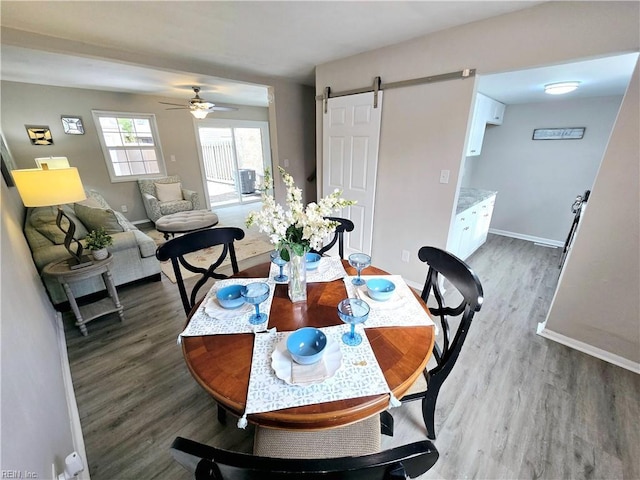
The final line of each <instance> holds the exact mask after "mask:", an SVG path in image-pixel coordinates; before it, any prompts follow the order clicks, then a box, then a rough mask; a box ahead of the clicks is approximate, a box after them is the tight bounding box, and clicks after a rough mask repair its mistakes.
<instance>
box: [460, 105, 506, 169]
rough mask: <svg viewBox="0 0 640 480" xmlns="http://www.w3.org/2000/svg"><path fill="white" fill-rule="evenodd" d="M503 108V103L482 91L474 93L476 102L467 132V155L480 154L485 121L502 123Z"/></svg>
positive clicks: (495, 123)
mask: <svg viewBox="0 0 640 480" xmlns="http://www.w3.org/2000/svg"><path fill="white" fill-rule="evenodd" d="M504 109H505V105H504V104H503V103H500V102H498V101H496V100H494V99H493V98H489V97H487V96H486V95H483V94H482V93H477V94H476V104H475V108H474V110H473V117H472V119H471V132H470V133H469V143H468V144H467V157H472V156H475V155H480V153H481V152H482V142H483V141H484V131H485V128H486V126H487V123H490V124H492V125H502V121H503V120H504Z"/></svg>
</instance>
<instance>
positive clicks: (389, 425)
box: [380, 410, 393, 437]
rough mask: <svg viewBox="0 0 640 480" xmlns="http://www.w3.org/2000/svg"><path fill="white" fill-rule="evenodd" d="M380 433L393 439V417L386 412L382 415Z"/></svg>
mask: <svg viewBox="0 0 640 480" xmlns="http://www.w3.org/2000/svg"><path fill="white" fill-rule="evenodd" d="M380 433H382V435H387V436H388V437H393V416H392V415H391V414H390V413H389V412H388V411H386V410H385V411H384V412H382V413H381V414H380Z"/></svg>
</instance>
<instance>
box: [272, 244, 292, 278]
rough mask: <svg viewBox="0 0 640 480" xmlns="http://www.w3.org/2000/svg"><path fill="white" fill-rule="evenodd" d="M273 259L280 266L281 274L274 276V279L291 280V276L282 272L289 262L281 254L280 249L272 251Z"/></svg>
mask: <svg viewBox="0 0 640 480" xmlns="http://www.w3.org/2000/svg"><path fill="white" fill-rule="evenodd" d="M271 261H272V262H273V263H275V264H276V265H277V266H278V267H280V274H279V275H276V276H275V277H273V279H274V280H275V281H276V282H286V281H287V280H289V277H287V276H286V275H285V274H283V273H282V268H283V267H284V266H285V265H286V264H287V261H286V260H285V259H283V258H282V257H281V256H280V251H279V250H276V251H275V252H271Z"/></svg>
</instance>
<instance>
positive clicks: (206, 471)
mask: <svg viewBox="0 0 640 480" xmlns="http://www.w3.org/2000/svg"><path fill="white" fill-rule="evenodd" d="M345 453H348V452H345ZM171 454H172V455H173V458H174V459H175V460H176V461H177V462H178V463H180V464H181V465H182V466H183V467H184V468H185V469H186V470H187V471H189V472H191V473H193V474H194V478H196V480H253V479H255V480H276V479H277V480H292V479H305V480H330V479H344V480H365V479H366V480H392V479H405V478H407V477H408V478H416V477H418V476H420V475H422V474H423V473H424V472H426V471H427V470H429V469H430V468H431V467H432V466H433V465H434V464H435V463H436V461H437V460H438V456H439V453H438V450H437V449H436V447H435V446H434V445H433V444H432V443H431V442H430V441H428V440H423V441H420V442H415V443H411V444H408V445H403V446H400V447H396V448H393V449H390V450H385V451H383V452H380V453H374V454H371V455H363V456H348V457H339V458H321V459H289V458H272V457H259V456H255V455H251V454H246V453H239V452H231V451H227V450H222V449H219V448H215V447H211V446H209V445H204V444H202V443H198V442H195V441H193V440H188V439H185V438H182V437H177V438H176V439H175V440H174V442H173V444H172V445H171Z"/></svg>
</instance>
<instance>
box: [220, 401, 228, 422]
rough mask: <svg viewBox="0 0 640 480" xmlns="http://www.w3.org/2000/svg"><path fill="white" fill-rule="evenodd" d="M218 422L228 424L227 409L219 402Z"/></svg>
mask: <svg viewBox="0 0 640 480" xmlns="http://www.w3.org/2000/svg"><path fill="white" fill-rule="evenodd" d="M218 422H220V425H226V424H227V411H226V410H225V409H224V408H222V407H221V406H220V404H218Z"/></svg>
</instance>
